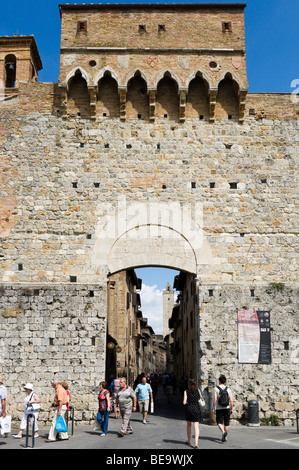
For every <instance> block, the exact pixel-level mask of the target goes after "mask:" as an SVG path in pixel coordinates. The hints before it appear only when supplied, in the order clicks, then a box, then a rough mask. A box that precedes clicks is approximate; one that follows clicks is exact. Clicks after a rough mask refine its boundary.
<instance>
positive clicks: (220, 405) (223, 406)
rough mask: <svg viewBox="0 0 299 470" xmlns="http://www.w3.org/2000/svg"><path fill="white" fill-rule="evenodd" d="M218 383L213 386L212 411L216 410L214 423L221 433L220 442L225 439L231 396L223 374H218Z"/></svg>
mask: <svg viewBox="0 0 299 470" xmlns="http://www.w3.org/2000/svg"><path fill="white" fill-rule="evenodd" d="M218 382H219V385H217V387H215V391H214V401H213V413H215V412H216V423H217V425H218V428H219V429H220V431H221V433H222V442H225V441H227V434H228V428H229V423H230V416H231V414H232V413H233V397H232V392H231V390H230V388H228V387H227V386H226V377H225V375H220V377H219V379H218Z"/></svg>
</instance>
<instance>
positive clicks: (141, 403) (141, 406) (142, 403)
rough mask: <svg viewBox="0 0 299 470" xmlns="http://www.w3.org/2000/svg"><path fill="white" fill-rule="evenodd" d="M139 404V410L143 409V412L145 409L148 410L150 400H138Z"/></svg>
mask: <svg viewBox="0 0 299 470" xmlns="http://www.w3.org/2000/svg"><path fill="white" fill-rule="evenodd" d="M138 404H139V411H141V413H142V412H143V411H148V404H149V400H142V401H138Z"/></svg>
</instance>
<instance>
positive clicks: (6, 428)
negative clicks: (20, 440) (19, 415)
mask: <svg viewBox="0 0 299 470" xmlns="http://www.w3.org/2000/svg"><path fill="white" fill-rule="evenodd" d="M10 431H11V416H9V415H6V417H5V418H2V417H1V418H0V435H1V436H3V435H4V434H9V433H10Z"/></svg>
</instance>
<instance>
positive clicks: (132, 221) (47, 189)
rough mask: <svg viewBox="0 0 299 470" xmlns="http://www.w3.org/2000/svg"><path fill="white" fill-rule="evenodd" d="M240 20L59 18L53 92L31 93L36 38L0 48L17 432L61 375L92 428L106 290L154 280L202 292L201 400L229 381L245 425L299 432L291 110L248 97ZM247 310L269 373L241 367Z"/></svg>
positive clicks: (8, 318) (130, 15)
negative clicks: (169, 271) (256, 418)
mask: <svg viewBox="0 0 299 470" xmlns="http://www.w3.org/2000/svg"><path fill="white" fill-rule="evenodd" d="M245 6H246V5H245V4H242V3H239V4H229V3H228V4H221V5H220V4H192V5H191V4H190V5H188V4H186V5H183V4H182V5H180V4H177V5H175V4H171V5H170V4H169V5H162V4H161V5H157V4H156V5H154V4H152V5H142V4H140V5H116V4H115V5H108V4H107V5H101V4H99V5H95V4H92V5H77V4H75V5H69V4H67V5H61V6H60V16H61V57H60V75H59V80H58V83H41V82H38V81H37V77H38V71H39V70H40V69H41V68H42V62H41V58H40V56H39V52H38V49H37V45H36V43H35V40H34V38H33V36H14V37H6V36H5V37H0V97H1V101H0V146H1V159H0V181H1V186H0V240H1V245H0V292H1V296H0V324H1V328H0V352H1V354H0V372H1V374H3V375H4V377H5V385H6V386H7V388H8V390H9V398H8V402H9V409H10V410H11V411H12V413H13V419H16V420H17V419H19V417H20V415H21V412H22V401H21V400H20V394H21V391H22V385H23V384H24V383H26V382H27V381H28V380H29V378H30V381H31V382H33V383H36V384H38V388H39V396H41V398H42V402H43V405H44V409H46V408H47V406H46V405H47V404H50V403H51V393H52V391H51V387H50V381H51V380H52V379H53V377H54V376H56V377H59V378H63V379H64V380H66V381H67V382H68V384H69V388H70V391H71V400H72V405H73V406H74V407H75V410H76V420H78V421H80V422H82V423H89V422H90V421H91V420H92V419H94V416H95V411H96V409H97V396H96V393H95V387H96V386H97V385H98V383H99V381H100V380H102V379H103V378H104V376H105V360H106V359H105V358H106V338H107V302H108V300H109V299H108V294H107V281H108V276H110V275H113V274H115V273H117V272H120V271H122V270H128V269H134V268H135V267H142V266H161V267H169V268H175V269H178V270H180V271H181V272H185V273H188V275H190V276H192V279H193V280H194V283H193V286H194V291H193V294H194V299H195V303H194V309H193V315H194V322H193V324H192V325H193V328H194V331H195V333H194V341H195V342H194V343H192V347H193V354H194V356H193V357H194V370H195V375H196V377H195V378H196V379H197V380H198V382H199V383H200V384H201V386H202V387H203V388H204V387H206V386H207V384H208V379H209V378H211V377H212V378H213V377H218V376H219V375H220V373H225V375H226V377H227V380H228V383H229V384H230V387H231V388H232V389H233V392H234V401H235V409H234V418H235V419H238V420H239V419H242V417H244V413H246V409H247V404H248V401H249V400H251V399H257V400H258V401H259V404H260V411H261V413H262V415H263V416H265V417H270V416H271V415H273V414H275V415H278V416H279V418H281V419H282V420H283V421H284V422H285V424H290V423H294V420H295V409H296V408H299V395H298V372H299V340H298V330H299V323H298V268H297V260H298V252H299V246H298V202H299V201H298V143H299V142H298V116H299V105H298V103H297V104H296V103H294V100H293V101H292V99H291V94H283V93H282V94H281V93H280V94H279V93H278V94H273V93H248V82H247V73H246V52H245V29H244V9H245ZM1 84H2V86H1ZM240 309H245V310H246V309H255V310H260V311H269V312H271V353H272V360H271V363H270V364H244V363H240V361H239V358H238V326H237V316H238V310H240ZM189 327H190V324H189ZM177 351H179V348H178V349H177ZM178 354H179V353H178ZM20 401H21V403H20ZM48 419H49V418H48V413H47V412H46V411H44V412H43V411H41V412H40V421H44V423H46V422H48Z"/></svg>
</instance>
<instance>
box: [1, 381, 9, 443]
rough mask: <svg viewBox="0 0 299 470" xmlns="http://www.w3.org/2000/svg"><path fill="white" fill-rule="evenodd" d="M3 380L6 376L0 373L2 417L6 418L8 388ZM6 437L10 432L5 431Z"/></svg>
mask: <svg viewBox="0 0 299 470" xmlns="http://www.w3.org/2000/svg"><path fill="white" fill-rule="evenodd" d="M3 382H4V378H3V376H2V375H0V418H6V399H7V389H6V387H5V385H3ZM4 437H8V433H5V434H4Z"/></svg>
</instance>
